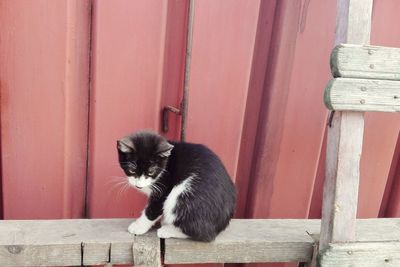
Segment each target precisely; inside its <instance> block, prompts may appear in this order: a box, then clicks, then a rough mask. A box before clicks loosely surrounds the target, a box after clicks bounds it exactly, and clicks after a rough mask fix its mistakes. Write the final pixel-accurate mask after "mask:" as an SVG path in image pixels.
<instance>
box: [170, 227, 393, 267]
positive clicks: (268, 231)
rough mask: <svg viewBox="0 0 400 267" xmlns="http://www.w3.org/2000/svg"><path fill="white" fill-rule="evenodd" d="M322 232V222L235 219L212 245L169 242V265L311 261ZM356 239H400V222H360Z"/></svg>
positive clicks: (179, 240)
mask: <svg viewBox="0 0 400 267" xmlns="http://www.w3.org/2000/svg"><path fill="white" fill-rule="evenodd" d="M319 233H320V220H290V219H288V220H275V219H270V220H268V219H266V220H256V219H250V220H233V221H232V222H231V225H230V226H229V228H228V229H227V230H226V231H225V232H223V233H222V234H221V235H220V236H218V237H217V239H216V240H215V241H214V242H212V243H202V242H195V241H190V240H181V239H166V240H165V263H166V264H174V263H178V264H179V263H230V262H276V261H282V262H291V261H305V262H310V260H311V255H312V253H313V246H314V244H315V243H314V241H313V240H316V239H318V235H319ZM355 240H357V241H393V240H400V219H362V220H357V224H356V235H355ZM301 253H303V255H301Z"/></svg>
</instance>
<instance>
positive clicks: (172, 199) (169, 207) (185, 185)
mask: <svg viewBox="0 0 400 267" xmlns="http://www.w3.org/2000/svg"><path fill="white" fill-rule="evenodd" d="M193 178H194V176H190V177H188V178H186V179H185V180H184V181H183V182H181V183H180V184H178V185H176V186H174V188H172V190H171V192H170V193H169V195H168V197H167V199H166V200H165V202H164V206H163V215H164V217H163V224H173V223H174V221H175V218H176V215H175V213H174V209H175V207H176V203H177V201H178V197H179V196H180V195H181V194H187V193H189V192H190V185H191V182H192V180H193Z"/></svg>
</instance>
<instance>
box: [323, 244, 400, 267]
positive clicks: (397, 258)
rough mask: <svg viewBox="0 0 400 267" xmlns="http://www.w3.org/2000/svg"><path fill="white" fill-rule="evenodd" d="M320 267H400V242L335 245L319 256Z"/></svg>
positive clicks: (331, 245)
mask: <svg viewBox="0 0 400 267" xmlns="http://www.w3.org/2000/svg"><path fill="white" fill-rule="evenodd" d="M318 261H319V266H323V267H336V266H352V267H364V266H368V267H382V266H400V242H399V241H386V242H350V243H333V244H330V245H329V246H328V248H327V249H326V250H325V251H323V252H322V253H321V255H320V256H319V260H318Z"/></svg>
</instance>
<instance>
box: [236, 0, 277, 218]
mask: <svg viewBox="0 0 400 267" xmlns="http://www.w3.org/2000/svg"><path fill="white" fill-rule="evenodd" d="M275 7H276V1H262V2H261V4H260V11H259V18H258V25H257V36H256V41H255V46H254V54H253V62H252V67H251V68H252V69H251V74H250V82H249V89H248V95H247V100H246V110H245V114H244V121H243V127H242V128H243V129H242V137H241V140H240V142H241V143H240V152H239V160H238V164H237V167H236V168H237V171H236V172H237V174H236V179H235V180H236V181H235V182H236V189H237V192H238V199H237V205H236V213H235V216H236V217H237V218H243V217H244V216H245V212H246V207H247V197H248V189H249V183H250V180H251V178H252V176H251V169H252V167H253V161H254V159H253V153H254V149H255V142H256V135H257V126H258V121H259V115H260V107H261V104H262V101H261V100H262V95H263V89H264V82H265V73H266V71H267V66H268V62H269V60H268V59H269V53H270V47H271V37H272V29H273V24H274V23H273V22H274V14H275Z"/></svg>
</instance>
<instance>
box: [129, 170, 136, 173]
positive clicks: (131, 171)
mask: <svg viewBox="0 0 400 267" xmlns="http://www.w3.org/2000/svg"><path fill="white" fill-rule="evenodd" d="M128 173H129V174H135V173H136V172H135V170H133V169H129V170H128Z"/></svg>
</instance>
